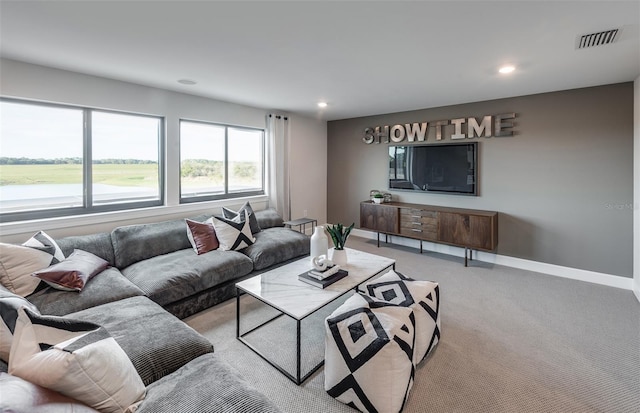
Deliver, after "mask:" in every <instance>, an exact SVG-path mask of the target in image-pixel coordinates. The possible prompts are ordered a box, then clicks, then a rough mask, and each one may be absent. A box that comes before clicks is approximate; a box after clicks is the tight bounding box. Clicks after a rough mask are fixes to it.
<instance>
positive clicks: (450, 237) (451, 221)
mask: <svg viewBox="0 0 640 413" xmlns="http://www.w3.org/2000/svg"><path fill="white" fill-rule="evenodd" d="M492 229H493V219H492V217H490V216H479V215H470V214H458V213H448V212H441V213H440V226H439V233H438V238H439V240H440V241H441V242H446V243H448V244H454V245H460V246H466V247H469V248H473V249H480V250H487V251H491V250H493V249H494V248H495V245H493V237H492Z"/></svg>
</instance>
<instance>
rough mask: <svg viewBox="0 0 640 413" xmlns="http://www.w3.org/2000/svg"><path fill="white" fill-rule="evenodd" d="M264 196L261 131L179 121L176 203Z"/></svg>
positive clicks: (262, 133) (262, 140) (262, 134)
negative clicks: (178, 163) (177, 195)
mask: <svg viewBox="0 0 640 413" xmlns="http://www.w3.org/2000/svg"><path fill="white" fill-rule="evenodd" d="M261 194H264V131H263V130H262V129H250V128H240V127H235V126H227V125H217V124H212V123H204V122H195V121H185V120H182V121H180V202H182V203H185V202H198V201H206V200H211V199H221V198H232V197H239V196H247V195H261Z"/></svg>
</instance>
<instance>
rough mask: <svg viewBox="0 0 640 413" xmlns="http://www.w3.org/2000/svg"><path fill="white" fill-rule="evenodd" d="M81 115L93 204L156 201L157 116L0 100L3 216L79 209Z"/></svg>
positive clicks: (0, 199) (0, 201) (0, 204)
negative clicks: (86, 126)
mask: <svg viewBox="0 0 640 413" xmlns="http://www.w3.org/2000/svg"><path fill="white" fill-rule="evenodd" d="M83 113H87V114H91V117H92V128H91V135H92V156H93V162H92V175H93V182H92V183H91V189H92V192H93V198H92V200H91V201H92V202H93V205H105V204H118V203H124V202H134V201H136V202H137V201H147V200H159V199H160V180H159V177H160V175H159V174H160V171H159V163H158V159H159V147H158V145H159V133H160V128H161V119H160V118H154V117H145V116H137V115H126V114H115V113H106V112H99V111H89V110H87V111H86V112H85V110H83V109H81V108H78V109H75V108H62V107H54V106H44V105H35V104H27V103H18V102H10V101H3V102H0V125H1V126H0V212H2V213H9V212H19V211H37V210H43V209H54V208H69V207H83V206H86V205H84V191H85V190H84V188H85V183H84V182H83V164H84V162H85V160H84V157H83Z"/></svg>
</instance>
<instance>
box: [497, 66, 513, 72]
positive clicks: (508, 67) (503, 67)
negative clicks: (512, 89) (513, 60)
mask: <svg viewBox="0 0 640 413" xmlns="http://www.w3.org/2000/svg"><path fill="white" fill-rule="evenodd" d="M514 70H516V68H515V66H511V65H507V66H502V67H501V68H500V69H498V72H500V73H502V74H507V73H511V72H513V71H514Z"/></svg>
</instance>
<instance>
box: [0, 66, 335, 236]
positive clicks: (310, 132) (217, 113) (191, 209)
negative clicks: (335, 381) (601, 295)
mask: <svg viewBox="0 0 640 413" xmlns="http://www.w3.org/2000/svg"><path fill="white" fill-rule="evenodd" d="M0 95H1V96H3V97H15V98H21V99H32V100H37V101H44V102H53V103H64V104H70V105H79V106H87V107H93V108H100V109H112V110H121V111H128V112H134V113H144V114H151V115H158V116H163V117H164V118H165V121H166V159H165V161H166V171H167V174H166V177H165V182H166V193H165V200H166V205H165V206H164V207H157V208H147V209H144V210H138V211H118V212H111V213H102V214H94V215H85V216H80V217H66V218H57V219H47V220H37V221H29V222H19V223H1V224H0V240H1V241H2V242H23V241H24V240H26V239H27V238H28V237H29V236H31V235H32V234H33V232H35V231H37V230H46V231H47V232H48V233H50V234H51V235H52V236H53V237H56V238H59V237H63V236H67V235H82V234H89V233H94V232H99V231H110V230H111V229H113V228H115V227H117V226H120V225H128V224H133V223H140V222H154V221H161V220H165V219H174V218H179V217H185V216H194V215H198V214H200V213H204V212H209V213H211V212H212V211H213V213H217V212H219V208H220V207H221V206H222V205H229V206H231V207H232V206H236V205H238V206H239V205H240V204H242V203H243V202H244V200H234V201H213V202H208V203H201V204H189V205H180V204H179V185H178V184H179V174H178V170H179V164H180V159H179V140H178V139H179V138H178V121H179V119H194V120H202V121H210V122H220V123H225V124H231V125H239V126H249V127H256V128H265V122H266V114H267V112H268V111H267V110H265V109H260V108H254V107H249V106H243V105H237V104H233V103H228V102H223V101H218V100H214V99H208V98H203V97H198V96H194V95H188V94H184V93H177V92H171V91H168V90H162V89H157V88H151V87H146V86H141V85H136V84H132V83H126V82H121V81H117V80H112V79H106V78H101V77H96V76H90V75H85V74H81V73H75V72H69V71H65V70H58V69H53V68H48V67H44V66H37V65H32V64H28V63H24V62H18V61H14V60H7V59H0ZM289 117H290V119H291V122H292V151H291V157H292V160H293V163H295V164H298V163H300V162H302V163H303V164H304V166H305V171H306V172H307V173H308V174H309V175H310V176H309V179H313V180H315V179H316V177H320V178H319V179H320V180H321V181H323V184H324V185H325V187H326V164H327V162H326V122H322V121H317V120H315V119H308V118H304V117H301V116H298V115H296V114H289ZM319 153H320V156H319V155H318V154H319ZM302 178H303V177H298V178H296V179H294V180H293V182H292V184H293V185H294V186H293V188H292V198H293V199H292V200H295V202H296V203H295V205H296V206H295V208H296V209H294V213H296V214H300V216H302V214H301V213H302V209H307V210H308V214H309V216H312V214H313V215H315V216H317V217H318V218H321V217H326V189H325V190H323V191H317V192H315V191H310V190H309V188H308V186H306V185H305V181H304V180H302ZM248 199H249V200H250V201H251V204H252V205H253V206H254V207H256V209H262V208H265V207H266V206H267V198H266V196H260V197H251V198H248ZM297 200H304V202H302V203H301V204H298V203H297ZM307 204H308V205H307ZM315 216H314V217H315Z"/></svg>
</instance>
